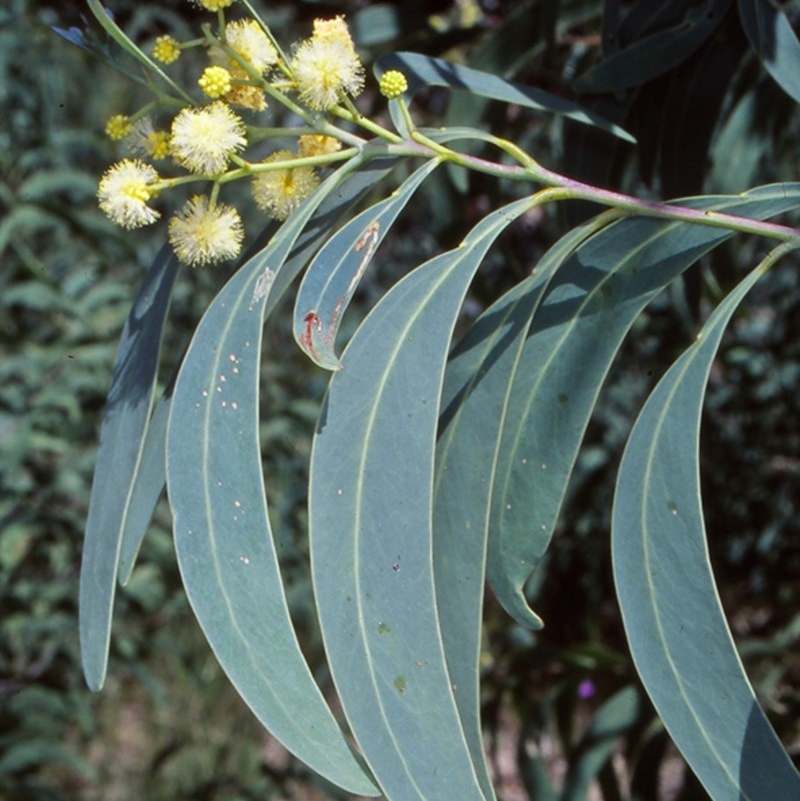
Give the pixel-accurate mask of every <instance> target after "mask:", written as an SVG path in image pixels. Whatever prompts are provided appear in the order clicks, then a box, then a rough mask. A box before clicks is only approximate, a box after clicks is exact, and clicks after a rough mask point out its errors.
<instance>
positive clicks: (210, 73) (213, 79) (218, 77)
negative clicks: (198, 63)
mask: <svg viewBox="0 0 800 801" xmlns="http://www.w3.org/2000/svg"><path fill="white" fill-rule="evenodd" d="M197 83H198V85H199V86H200V88H201V89H202V90H203V92H204V93H205V94H206V95H208V97H211V98H214V99H215V100H216V99H217V98H218V97H222V96H223V95H226V94H228V92H230V90H231V74H230V72H228V70H226V69H225V67H217V66H214V67H206V68H205V69H204V70H203V74H202V75H201V76H200V78H199V80H198V81H197Z"/></svg>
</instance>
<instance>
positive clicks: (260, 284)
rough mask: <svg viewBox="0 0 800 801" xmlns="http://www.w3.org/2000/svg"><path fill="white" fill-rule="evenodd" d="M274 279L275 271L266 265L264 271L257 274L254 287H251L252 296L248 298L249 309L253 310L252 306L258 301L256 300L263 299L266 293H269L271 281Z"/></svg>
mask: <svg viewBox="0 0 800 801" xmlns="http://www.w3.org/2000/svg"><path fill="white" fill-rule="evenodd" d="M274 280H275V271H274V270H270V268H269V267H267V268H266V269H265V270H264V272H263V273H261V275H259V276H258V279H257V280H256V285H255V288H254V289H253V297H251V298H250V309H249V311H252V310H253V306H254V305H255V304H256V303H258V301H260V300H263V299H264V298H265V297H266V296H267V295H269V291H270V289H271V288H272V282H273V281H274Z"/></svg>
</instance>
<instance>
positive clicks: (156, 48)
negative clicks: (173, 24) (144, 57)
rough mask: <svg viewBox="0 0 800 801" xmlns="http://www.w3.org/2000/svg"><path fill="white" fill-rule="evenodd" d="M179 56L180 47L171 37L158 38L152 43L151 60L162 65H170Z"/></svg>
mask: <svg viewBox="0 0 800 801" xmlns="http://www.w3.org/2000/svg"><path fill="white" fill-rule="evenodd" d="M180 54H181V46H180V44H179V43H178V41H177V40H176V39H173V38H172V37H171V36H159V37H158V38H157V39H156V40H155V42H154V43H153V58H154V59H155V60H156V61H160V62H161V63H162V64H172V63H173V62H174V61H177V60H178V57H179V56H180Z"/></svg>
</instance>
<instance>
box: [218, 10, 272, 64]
mask: <svg viewBox="0 0 800 801" xmlns="http://www.w3.org/2000/svg"><path fill="white" fill-rule="evenodd" d="M225 40H226V42H227V43H228V44H229V45H230V46H231V47H232V48H233V49H234V50H235V51H236V53H237V55H239V56H240V57H241V58H242V60H243V61H246V62H247V63H248V64H250V66H251V67H253V68H254V69H255V70H256V71H257V72H259V73H263V72H266V70H268V69H269V68H270V67H273V66H275V64H277V63H278V51H277V50H276V49H275V45H273V44H272V42H271V41H270V39H269V37H268V36H267V34H266V33H264V31H263V30H262V29H261V26H260V25H259V24H258V23H257V22H256V21H255V20H252V19H246V20H237V21H236V22H231V23H229V24H228V25H226V26H225ZM226 58H227V56H226Z"/></svg>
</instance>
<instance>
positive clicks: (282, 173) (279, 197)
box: [253, 150, 319, 220]
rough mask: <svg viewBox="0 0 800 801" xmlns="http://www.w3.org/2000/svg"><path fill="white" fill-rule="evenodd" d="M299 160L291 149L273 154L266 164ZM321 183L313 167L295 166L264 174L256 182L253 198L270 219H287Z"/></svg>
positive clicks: (255, 179) (254, 183) (254, 181)
mask: <svg viewBox="0 0 800 801" xmlns="http://www.w3.org/2000/svg"><path fill="white" fill-rule="evenodd" d="M294 158H296V156H295V155H294V153H292V152H291V151H290V150H279V151H278V152H277V153H273V154H272V155H271V156H270V157H269V158H268V159H266V160H265V161H264V162H263V163H264V164H273V163H276V162H281V161H288V160H291V159H294ZM318 184H319V176H318V175H317V173H316V171H315V170H314V168H313V167H292V168H290V169H283V170H281V169H276V170H271V171H270V172H264V173H261V174H259V175H257V176H256V177H255V178H254V179H253V198H254V199H255V201H256V205H258V207H259V208H262V209H264V211H266V212H267V213H268V214H269V216H270V217H273V218H274V219H276V220H285V219H286V218H287V217H288V216H289V215H290V214H291V213H292V212H293V211H294V210H295V209H296V208H297V207H298V206H299V205H300V204H301V203H302V202H303V200H305V199H306V198H307V197H308V196H309V195H310V194H311V193H312V192H313V191H314V190H315V189H316V188H317V185H318Z"/></svg>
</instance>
